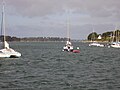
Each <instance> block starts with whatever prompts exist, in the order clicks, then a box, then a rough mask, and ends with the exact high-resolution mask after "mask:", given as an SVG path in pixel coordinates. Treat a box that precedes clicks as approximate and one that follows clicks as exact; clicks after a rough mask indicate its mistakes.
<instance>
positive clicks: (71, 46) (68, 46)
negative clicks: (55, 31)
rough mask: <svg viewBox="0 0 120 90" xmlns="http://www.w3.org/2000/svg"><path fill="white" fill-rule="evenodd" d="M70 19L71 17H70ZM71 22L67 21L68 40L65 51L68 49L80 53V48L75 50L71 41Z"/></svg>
mask: <svg viewBox="0 0 120 90" xmlns="http://www.w3.org/2000/svg"><path fill="white" fill-rule="evenodd" d="M68 20H69V19H68ZM69 25H70V23H69V21H68V22H67V41H66V44H65V46H64V47H63V51H67V52H73V53H80V50H79V48H77V50H74V48H73V45H72V43H71V41H70V26H69Z"/></svg>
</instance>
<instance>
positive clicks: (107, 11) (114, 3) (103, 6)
mask: <svg viewBox="0 0 120 90" xmlns="http://www.w3.org/2000/svg"><path fill="white" fill-rule="evenodd" d="M0 1H2V0H0ZM6 3H7V4H8V5H9V6H11V7H14V9H15V13H18V14H22V15H23V16H30V17H34V16H44V15H50V14H54V13H56V12H63V11H64V9H66V8H68V9H73V10H74V11H77V12H79V13H80V12H85V13H88V14H89V15H91V16H96V17H108V16H111V15H113V13H114V14H116V13H117V12H120V10H119V8H120V1H119V0H17V1H16V0H8V1H7V0H6Z"/></svg>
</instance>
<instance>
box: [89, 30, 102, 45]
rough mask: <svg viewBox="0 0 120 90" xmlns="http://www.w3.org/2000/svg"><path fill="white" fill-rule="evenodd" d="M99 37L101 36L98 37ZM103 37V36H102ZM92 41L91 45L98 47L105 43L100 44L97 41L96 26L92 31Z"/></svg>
mask: <svg viewBox="0 0 120 90" xmlns="http://www.w3.org/2000/svg"><path fill="white" fill-rule="evenodd" d="M98 39H99V37H98ZM100 39H101V38H100ZM91 42H92V43H90V44H89V46H97V47H104V45H103V44H100V43H98V42H96V41H95V32H94V28H93V32H92V40H91Z"/></svg>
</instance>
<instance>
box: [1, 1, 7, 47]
mask: <svg viewBox="0 0 120 90" xmlns="http://www.w3.org/2000/svg"><path fill="white" fill-rule="evenodd" d="M4 5H5V3H4V2H3V7H2V26H1V32H3V47H4V48H5V41H6V37H5V13H4V11H5V6H4Z"/></svg>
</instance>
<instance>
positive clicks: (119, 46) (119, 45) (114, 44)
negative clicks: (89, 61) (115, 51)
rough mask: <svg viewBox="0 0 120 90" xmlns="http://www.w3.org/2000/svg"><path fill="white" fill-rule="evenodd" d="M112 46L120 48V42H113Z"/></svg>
mask: <svg viewBox="0 0 120 90" xmlns="http://www.w3.org/2000/svg"><path fill="white" fill-rule="evenodd" d="M111 47H113V48H120V43H117V42H115V43H112V44H111Z"/></svg>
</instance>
